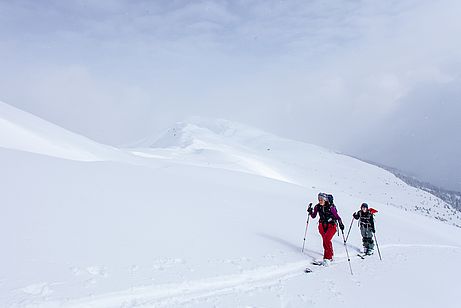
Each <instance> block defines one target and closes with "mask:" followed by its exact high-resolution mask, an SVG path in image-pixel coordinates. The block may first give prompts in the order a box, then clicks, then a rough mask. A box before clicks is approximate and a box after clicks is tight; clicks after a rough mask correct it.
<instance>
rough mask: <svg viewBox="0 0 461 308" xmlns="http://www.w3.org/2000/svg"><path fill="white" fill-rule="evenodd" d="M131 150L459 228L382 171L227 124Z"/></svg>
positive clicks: (197, 123)
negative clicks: (413, 214)
mask: <svg viewBox="0 0 461 308" xmlns="http://www.w3.org/2000/svg"><path fill="white" fill-rule="evenodd" d="M130 151H131V152H132V153H133V154H135V155H138V156H141V157H152V158H156V159H163V160H166V161H169V162H175V163H179V164H186V165H195V166H202V167H211V168H221V169H227V170H233V171H238V172H246V173H250V174H254V175H259V176H264V177H268V178H272V179H276V180H280V181H284V182H288V183H292V184H296V185H300V186H303V187H309V188H315V189H318V190H331V191H332V192H334V193H335V196H337V200H338V204H339V203H340V202H341V201H342V200H341V199H343V198H344V197H345V196H354V197H358V198H361V200H362V201H363V202H369V203H373V202H375V201H377V200H380V202H382V201H384V200H385V203H386V204H388V205H393V206H396V207H399V208H404V209H406V210H410V211H416V212H419V213H422V214H424V215H428V216H431V217H435V218H436V219H439V220H443V221H447V222H449V223H452V224H455V225H457V226H461V217H460V215H459V213H458V212H456V211H455V210H454V209H453V208H452V207H451V206H450V205H448V204H447V203H446V202H444V201H443V200H441V199H439V198H436V197H434V196H433V195H431V194H430V193H428V192H426V191H424V190H419V189H417V190H415V189H413V188H412V187H411V186H408V185H407V184H406V183H405V182H403V181H402V180H400V179H399V178H397V177H396V176H395V175H394V174H392V173H391V172H388V171H387V170H384V169H383V168H381V167H376V166H375V165H373V164H369V163H366V162H363V161H361V160H359V159H355V158H351V157H349V156H346V155H342V154H338V153H335V152H332V151H330V150H327V149H324V148H321V147H318V146H315V145H310V144H306V143H302V142H298V141H294V140H289V139H284V138H280V137H277V136H274V135H272V134H269V133H266V132H264V131H261V130H258V129H255V128H252V127H248V126H246V125H242V124H239V123H234V122H230V121H227V120H207V119H201V118H196V119H194V121H193V122H190V123H183V122H180V123H177V124H176V125H175V126H173V127H172V128H170V129H168V130H166V131H165V132H163V133H162V134H160V135H159V136H156V137H153V138H147V139H146V140H144V141H142V142H140V143H139V147H138V148H133V149H131V150H130ZM332 184H333V185H334V186H333V187H332V186H331V185H332ZM378 196H379V197H378ZM357 206H358V205H357Z"/></svg>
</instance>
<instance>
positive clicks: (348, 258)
mask: <svg viewBox="0 0 461 308" xmlns="http://www.w3.org/2000/svg"><path fill="white" fill-rule="evenodd" d="M341 233H342V234H343V240H344V248H346V255H347V261H348V262H349V268H350V270H351V275H354V273H352V265H351V258H350V257H349V251H347V245H346V238H345V237H344V231H343V230H341Z"/></svg>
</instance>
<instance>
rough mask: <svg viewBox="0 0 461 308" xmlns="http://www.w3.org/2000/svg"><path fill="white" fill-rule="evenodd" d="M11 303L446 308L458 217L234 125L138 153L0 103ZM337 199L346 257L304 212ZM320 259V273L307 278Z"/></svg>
mask: <svg viewBox="0 0 461 308" xmlns="http://www.w3.org/2000/svg"><path fill="white" fill-rule="evenodd" d="M0 163H1V170H2V172H1V177H0V185H1V187H2V214H1V215H0V217H1V221H0V241H1V243H2V252H3V253H2V259H1V260H2V262H1V264H2V266H1V267H0V307H180V306H181V307H183V306H185V307H356V306H357V305H363V304H364V303H367V305H372V306H373V307H389V306H392V305H393V306H396V307H438V306H449V307H451V306H453V304H454V303H457V302H460V301H461V295H460V294H459V289H460V287H461V283H460V282H459V281H460V280H459V279H458V277H459V276H460V274H461V265H460V264H459V262H457V261H458V260H459V259H460V256H461V228H460V227H459V226H461V219H460V213H459V212H457V211H455V210H453V209H452V208H451V207H450V206H449V205H447V204H445V203H444V202H443V201H441V200H440V199H438V198H436V197H434V196H432V195H430V194H428V193H426V192H423V191H421V190H418V189H416V188H413V187H410V186H408V185H406V184H405V183H403V182H402V181H400V180H399V179H397V178H396V177H395V176H393V175H392V174H391V173H389V172H387V171H385V170H382V169H380V168H377V167H375V166H372V165H369V164H366V163H364V162H361V161H358V160H356V159H354V158H351V157H348V156H344V155H341V154H338V153H334V152H332V151H329V150H326V149H323V148H321V147H317V146H313V145H309V144H305V143H302V142H297V141H292V140H287V139H283V138H279V137H277V136H274V135H271V134H269V133H266V132H263V131H260V130H257V129H254V128H251V127H247V126H244V125H241V124H236V123H232V122H229V121H225V120H204V119H194V120H193V121H191V122H188V123H178V124H176V125H175V126H174V127H172V128H171V129H169V130H167V131H166V132H164V133H163V134H162V135H161V136H158V137H155V138H146V140H144V141H142V142H140V143H139V144H138V146H137V147H136V148H129V149H122V148H115V147H109V146H106V145H102V144H98V143H97V142H94V141H92V140H90V139H88V138H85V137H82V136H79V135H77V134H74V133H71V132H69V131H66V130H64V129H62V128H60V127H58V126H56V125H53V124H50V123H48V122H46V121H44V120H42V119H39V118H37V117H35V116H32V115H30V114H28V113H26V112H23V111H19V110H17V109H15V108H13V107H11V106H9V105H7V104H4V103H0ZM319 191H325V192H328V193H332V194H334V196H335V203H336V205H337V207H338V210H339V214H340V215H341V216H342V217H343V220H344V224H345V225H346V230H345V231H347V229H348V227H349V225H350V223H351V214H352V213H353V212H354V211H357V210H358V208H359V205H360V204H361V203H362V202H367V203H368V204H369V205H370V206H371V207H373V208H376V209H378V210H379V213H378V214H377V216H376V228H377V233H376V235H377V239H378V243H379V247H380V251H381V254H382V261H381V260H380V258H379V256H378V253H377V251H376V252H375V254H374V255H373V256H371V257H369V258H366V259H365V260H362V259H360V258H358V257H357V256H356V254H357V252H358V251H359V250H360V248H361V237H360V232H359V229H358V227H357V224H356V223H354V224H353V225H352V231H351V235H350V238H349V240H348V243H347V248H348V252H349V255H350V259H351V262H350V264H351V266H352V270H353V275H351V274H350V271H349V265H348V261H347V255H346V251H345V247H344V245H343V240H342V237H338V236H335V238H334V243H333V244H334V250H335V261H334V262H333V263H332V265H331V266H330V267H328V268H323V267H316V266H313V265H310V262H311V261H312V260H314V259H321V258H322V253H323V248H322V243H321V238H320V235H319V234H318V232H317V219H315V220H312V219H310V221H309V226H308V230H307V237H306V249H305V251H304V253H301V247H302V244H303V238H304V231H305V227H306V218H307V216H306V207H307V204H308V203H309V202H315V201H316V195H317V193H318V192H319ZM305 267H311V269H312V270H313V272H312V273H309V274H306V273H304V272H303V270H304V268H305Z"/></svg>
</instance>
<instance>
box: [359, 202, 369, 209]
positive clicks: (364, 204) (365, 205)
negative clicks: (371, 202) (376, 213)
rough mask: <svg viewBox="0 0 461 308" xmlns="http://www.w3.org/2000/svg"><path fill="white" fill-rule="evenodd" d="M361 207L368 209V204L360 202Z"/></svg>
mask: <svg viewBox="0 0 461 308" xmlns="http://www.w3.org/2000/svg"><path fill="white" fill-rule="evenodd" d="M362 207H364V208H367V209H368V204H366V203H362V205H361V206H360V208H362Z"/></svg>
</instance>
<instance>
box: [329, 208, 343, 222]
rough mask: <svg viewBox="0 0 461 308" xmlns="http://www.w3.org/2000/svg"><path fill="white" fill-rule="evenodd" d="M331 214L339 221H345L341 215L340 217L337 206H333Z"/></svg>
mask: <svg viewBox="0 0 461 308" xmlns="http://www.w3.org/2000/svg"><path fill="white" fill-rule="evenodd" d="M331 214H332V215H333V217H334V218H335V219H336V220H337V221H338V222H341V223H342V222H343V221H342V219H341V217H339V214H338V210H337V209H336V206H332V207H331Z"/></svg>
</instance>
